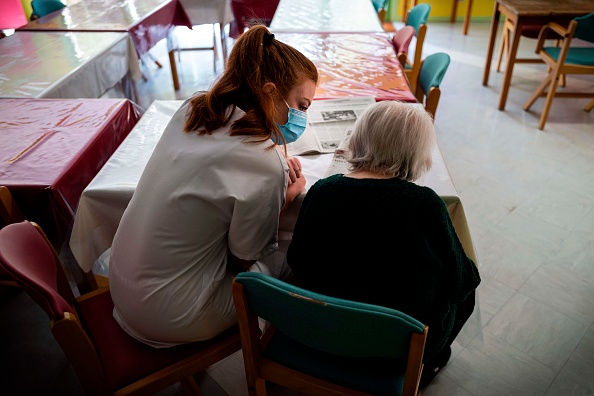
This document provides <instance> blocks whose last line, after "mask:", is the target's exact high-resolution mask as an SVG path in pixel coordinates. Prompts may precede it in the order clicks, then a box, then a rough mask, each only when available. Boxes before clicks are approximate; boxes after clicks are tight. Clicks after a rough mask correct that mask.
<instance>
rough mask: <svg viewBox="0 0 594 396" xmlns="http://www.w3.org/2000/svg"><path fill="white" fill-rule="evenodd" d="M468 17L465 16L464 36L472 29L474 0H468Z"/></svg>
mask: <svg viewBox="0 0 594 396" xmlns="http://www.w3.org/2000/svg"><path fill="white" fill-rule="evenodd" d="M466 1H467V3H466V15H464V30H463V31H464V35H465V36H466V35H467V34H468V28H469V27H470V16H471V15H472V0H466Z"/></svg>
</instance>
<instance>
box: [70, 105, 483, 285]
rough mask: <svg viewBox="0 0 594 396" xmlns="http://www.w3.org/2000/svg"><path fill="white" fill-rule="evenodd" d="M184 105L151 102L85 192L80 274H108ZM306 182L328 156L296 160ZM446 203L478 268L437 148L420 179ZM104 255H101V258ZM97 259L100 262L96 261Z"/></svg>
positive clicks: (286, 233) (285, 225)
mask: <svg viewBox="0 0 594 396" xmlns="http://www.w3.org/2000/svg"><path fill="white" fill-rule="evenodd" d="M182 103H183V101H181V100H170V101H154V102H153V104H152V105H151V106H150V107H149V108H148V109H147V111H146V113H145V114H144V115H143V117H142V118H141V119H140V121H139V122H138V124H136V126H135V127H134V129H133V130H132V132H130V134H129V135H128V137H127V138H126V140H124V142H123V143H122V144H121V145H120V147H119V148H118V149H117V150H116V152H115V153H114V154H113V155H112V157H111V158H110V159H109V161H107V163H106V164H105V166H104V167H103V168H102V169H101V171H100V172H99V173H98V174H97V176H96V177H95V178H94V179H93V180H92V181H91V183H89V185H88V186H87V187H86V188H85V189H84V191H83V193H82V196H81V199H80V203H79V205H78V211H77V213H76V217H75V220H74V226H73V229H72V235H71V238H70V249H71V250H72V253H73V254H74V257H75V258H76V260H77V262H78V264H79V265H80V267H81V269H82V270H83V271H85V272H86V271H90V270H91V269H93V270H94V271H96V272H99V273H102V274H104V275H107V273H108V260H106V259H107V257H106V256H107V253H106V252H109V250H108V249H109V248H110V247H111V243H112V241H113V237H114V235H115V232H116V230H117V227H118V225H119V222H120V219H121V217H122V214H123V213H124V210H125V209H126V206H127V205H128V202H129V201H130V199H131V198H132V194H133V193H134V190H135V189H136V185H137V184H138V180H139V179H140V175H141V174H142V171H143V170H144V167H145V166H146V163H147V162H148V159H149V157H150V155H151V153H152V151H153V149H154V147H155V145H156V144H157V142H158V140H159V138H160V136H161V134H162V133H163V130H164V129H165V127H166V125H167V123H168V122H169V120H170V119H171V117H172V116H173V114H174V113H175V111H176V110H177V109H178V108H179V107H180V106H181V104H182ZM299 158H300V160H301V164H302V165H303V173H304V175H305V177H306V180H307V185H306V189H309V187H311V185H312V184H313V183H314V182H315V181H316V180H318V179H319V178H321V177H323V175H324V174H325V172H326V169H327V168H328V165H329V164H330V161H331V159H332V154H318V155H307V156H305V155H304V156H299ZM422 184H424V185H427V186H429V187H431V188H433V189H434V190H435V191H436V192H437V193H438V194H439V195H440V196H441V197H442V198H443V199H444V201H445V202H446V205H447V207H448V210H449V212H450V216H451V217H452V221H453V224H454V227H455V228H456V232H457V234H458V237H459V238H460V241H461V242H462V245H463V247H464V249H465V251H466V253H467V254H468V255H469V257H471V258H472V259H473V260H474V261H475V263H477V264H478V260H477V255H476V251H475V248H474V245H473V242H472V238H471V235H470V232H469V228H468V223H467V220H466V215H465V213H464V208H463V207H462V202H461V201H460V198H459V196H458V193H457V192H456V189H455V188H454V185H453V183H452V181H451V178H450V175H449V173H448V170H447V168H446V165H445V163H444V161H443V158H442V156H441V152H440V151H439V149H438V148H436V149H435V150H434V153H433V167H432V169H431V171H430V172H429V173H428V174H426V175H425V177H424V179H423V183H422ZM303 197H304V194H302V195H301V196H300V197H299V198H298V199H296V200H295V202H294V203H293V204H292V205H291V206H290V207H289V208H288V209H287V211H286V212H285V214H283V217H282V219H281V224H280V231H281V233H280V234H279V235H281V236H283V237H284V239H285V240H286V239H290V237H291V235H292V230H293V227H294V225H295V221H296V219H297V215H298V213H299V207H300V205H301V202H302V200H303ZM102 255H103V256H102ZM98 259H99V260H98Z"/></svg>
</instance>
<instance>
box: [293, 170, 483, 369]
mask: <svg viewBox="0 0 594 396" xmlns="http://www.w3.org/2000/svg"><path fill="white" fill-rule="evenodd" d="M287 261H288V264H289V266H290V267H291V269H292V270H293V272H294V274H295V277H296V278H297V279H299V280H300V281H301V282H302V284H301V286H303V287H304V288H306V289H309V290H312V291H316V292H318V293H321V294H326V295H330V296H335V297H339V298H344V299H349V300H355V301H362V302H366V303H371V304H377V305H382V306H386V307H391V308H395V309H397V310H399V311H402V312H405V313H407V314H408V315H410V316H412V317H414V318H416V319H418V320H420V321H421V322H423V323H424V324H426V325H427V326H429V332H428V339H427V345H426V347H425V358H429V357H431V356H432V355H433V354H435V353H437V352H439V351H440V350H441V348H443V346H444V345H445V342H446V340H447V338H448V336H449V334H450V332H451V330H452V326H453V323H454V318H455V314H456V303H459V302H461V301H463V300H464V299H465V298H466V297H467V296H468V295H469V294H470V293H471V292H472V291H473V290H474V289H476V287H477V286H478V285H479V283H480V276H479V273H478V270H477V268H476V266H475V264H474V263H473V262H472V260H471V259H470V258H468V257H467V256H466V254H465V252H464V250H463V248H462V245H461V244H460V240H459V239H458V236H457V235H456V232H455V230H454V227H453V225H452V221H451V219H450V216H449V214H448V211H447V207H446V205H445V203H444V202H443V200H442V199H441V198H440V197H439V196H438V195H437V194H436V193H435V192H434V191H433V190H432V189H430V188H428V187H422V186H418V185H416V184H414V183H411V182H407V181H404V180H400V179H397V178H392V179H354V178H348V177H345V176H343V175H334V176H330V177H328V178H325V179H321V180H319V181H318V182H317V183H315V184H314V185H313V186H312V187H311V188H310V190H309V191H308V193H307V195H306V197H305V199H304V201H303V204H302V206H301V210H300V212H299V217H298V219H297V223H296V225H295V231H294V234H293V239H292V242H291V245H290V247H289V250H288V254H287ZM425 360H426V359H425Z"/></svg>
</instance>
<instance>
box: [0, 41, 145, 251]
mask: <svg viewBox="0 0 594 396" xmlns="http://www.w3.org/2000/svg"><path fill="white" fill-rule="evenodd" d="M3 40H4V39H3ZM141 115H142V109H140V107H138V105H136V104H135V103H133V102H132V101H130V100H128V99H121V98H119V99H27V98H20V99H0V185H2V186H6V187H8V189H9V191H10V193H11V195H12V196H13V198H14V200H15V202H16V204H17V205H18V207H19V209H20V210H21V212H22V214H23V217H24V218H25V219H27V220H30V221H34V222H36V223H38V224H39V225H40V226H41V227H42V229H43V230H44V232H45V233H46V235H47V237H48V239H49V240H50V242H51V243H52V245H53V246H54V248H55V249H56V251H58V252H60V251H61V249H62V247H63V243H64V242H65V241H67V240H68V235H69V232H70V230H71V227H72V224H73V220H74V214H75V213H76V209H77V207H78V204H79V199H80V196H81V194H82V192H83V190H84V189H85V188H86V187H87V184H88V183H89V182H90V181H91V180H92V179H93V178H94V177H95V175H96V174H97V173H98V172H99V170H100V169H101V168H102V167H103V165H104V164H105V163H106V162H107V160H108V159H109V157H110V156H111V155H112V154H113V152H114V151H115V150H116V148H117V147H118V146H119V145H120V143H121V142H122V141H123V140H124V139H125V138H126V137H127V136H128V134H129V133H130V131H132V129H133V127H134V126H135V125H136V122H137V121H138V120H139V119H140V116H141Z"/></svg>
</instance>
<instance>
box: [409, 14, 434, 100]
mask: <svg viewBox="0 0 594 396" xmlns="http://www.w3.org/2000/svg"><path fill="white" fill-rule="evenodd" d="M429 12H431V6H430V5H429V4H425V3H423V4H418V5H416V6H414V7H412V8H411V9H410V10H409V11H408V12H407V14H406V21H405V25H406V26H412V27H413V28H414V29H415V37H416V43H415V53H414V57H413V59H411V58H410V57H409V56H407V58H406V68H405V73H406V76H407V77H408V81H409V82H410V86H411V88H412V90H413V91H414V90H415V89H416V86H417V79H418V77H419V71H420V66H421V58H422V55H423V43H424V42H425V36H426V35H427V19H428V18H429Z"/></svg>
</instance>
